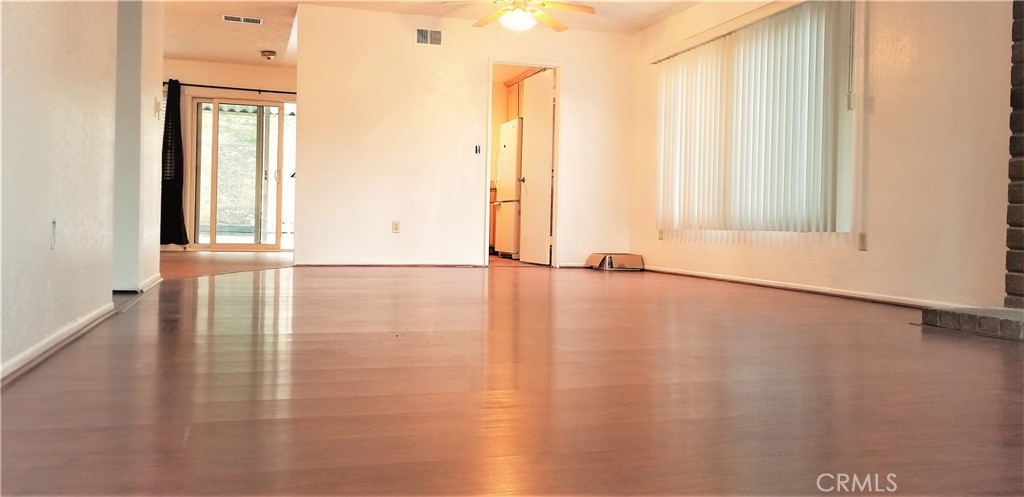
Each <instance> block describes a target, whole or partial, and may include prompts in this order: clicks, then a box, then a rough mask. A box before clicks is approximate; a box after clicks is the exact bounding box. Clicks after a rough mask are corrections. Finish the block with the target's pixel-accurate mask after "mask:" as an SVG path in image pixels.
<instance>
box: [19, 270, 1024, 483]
mask: <svg viewBox="0 0 1024 497" xmlns="http://www.w3.org/2000/svg"><path fill="white" fill-rule="evenodd" d="M919 315H920V313H919V311H916V310H912V309H906V308H900V307H893V306H887V305H881V304H873V303H867V302H859V301H851V300H843V299H838V298H831V297H825V296H820V295H810V294H802V293H796V292H788V291H781V290H771V289H765V288H759V287H754V286H744V285H737V284H729V283H723V282H716V281H709V280H700V279H692V278H685V277H679V276H670V275H663V274H655V273H616V272H602V271H593V270H587V269H561V270H550V269H536V270H508V269H505V268H490V269H485V268H423V267H411V268H410V267H405V268H381V267H364V268H303V267H299V268H289V269H278V270H269V271H258V272H249V273H234V274H226V275H219V276H214V277H203V278H188V279H177V280H168V281H164V282H163V283H161V284H160V285H159V286H158V287H157V288H155V289H154V290H151V291H150V292H147V293H146V294H144V295H143V297H142V298H141V300H140V301H139V302H138V303H137V304H135V305H134V306H132V307H131V308H129V309H128V310H127V311H126V312H124V313H123V314H119V315H117V316H116V317H114V318H112V319H110V320H108V321H106V322H104V323H103V324H102V325H100V326H99V327H98V328H96V329H94V330H93V331H91V332H90V333H88V334H87V335H85V336H84V337H83V338H81V339H80V340H78V341H76V342H74V343H73V344H71V345H70V346H68V347H67V348H66V349H64V350H63V351H61V352H60V353H58V354H56V355H55V356H53V357H52V358H51V359H50V360H48V361H46V362H45V363H43V364H42V365H41V366H40V367H38V368H37V369H35V370H33V371H31V372H30V373H28V374H27V375H25V376H24V377H22V378H21V379H19V380H18V381H16V382H15V383H13V384H12V385H11V386H10V387H8V388H7V389H6V390H4V391H3V399H2V401H3V402H2V454H0V455H2V469H0V478H2V479H0V493H2V494H3V495H29V494H32V495H142V494H146V495H155V494H160V495H282V496H283V495H470V494H473V495H478V494H503V495H504V494H516V495H581V494H606V495H608V494H610V495H646V494H658V495H812V494H813V495H817V494H819V493H820V492H819V490H818V489H817V487H816V481H819V475H821V474H825V473H827V474H830V475H835V474H837V473H844V474H847V475H854V474H855V475H858V476H859V477H860V478H861V479H862V480H863V478H865V477H868V478H870V475H875V474H877V475H880V476H879V481H880V486H885V485H886V484H887V482H886V477H887V475H888V474H890V473H892V474H893V475H895V478H894V481H895V483H896V484H897V486H898V490H897V492H896V494H897V495H974V494H988V495H1021V494H1024V476H1022V472H1024V470H1022V468H1024V455H1022V454H1024V444H1022V436H1024V435H1022V433H1024V429H1022V423H1024V406H1022V394H1024V390H1022V383H1024V378H1022V371H1024V359H1022V351H1024V346H1022V345H1021V344H1020V343H1014V342H1008V341H1001V340H997V339H991V338H981V337H977V336H973V335H964V334H956V333H954V332H947V331H941V330H938V329H927V328H926V329H922V328H920V327H918V326H914V325H911V324H909V323H910V322H912V321H917V320H918V318H919ZM865 475H868V476H865ZM820 481H822V482H824V484H825V485H826V486H828V484H829V483H830V482H833V481H835V479H834V478H832V479H831V480H830V479H829V477H825V479H824V480H820ZM862 493H864V494H870V492H862ZM840 494H842V493H840ZM846 495H850V493H846Z"/></svg>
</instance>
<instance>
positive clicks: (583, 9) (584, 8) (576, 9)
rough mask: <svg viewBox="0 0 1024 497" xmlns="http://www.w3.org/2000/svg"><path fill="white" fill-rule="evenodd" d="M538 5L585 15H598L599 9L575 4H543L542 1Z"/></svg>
mask: <svg viewBox="0 0 1024 497" xmlns="http://www.w3.org/2000/svg"><path fill="white" fill-rule="evenodd" d="M536 5H537V6H538V7H546V8H549V9H558V10H569V11H572V12H581V13H584V14H596V13H597V9H595V8H593V7H591V6H589V5H577V4H574V3H563V2H543V1H542V2H537V4H536Z"/></svg>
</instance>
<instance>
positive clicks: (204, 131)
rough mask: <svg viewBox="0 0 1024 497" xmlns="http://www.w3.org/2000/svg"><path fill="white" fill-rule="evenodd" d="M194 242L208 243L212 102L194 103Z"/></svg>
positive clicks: (211, 162) (211, 167) (211, 159)
mask: <svg viewBox="0 0 1024 497" xmlns="http://www.w3.org/2000/svg"><path fill="white" fill-rule="evenodd" d="M196 116H198V117H197V122H196V128H197V129H198V136H197V137H196V144H197V146H196V164H197V165H198V167H197V168H196V230H195V233H196V243H200V244H204V245H206V244H209V243H210V199H211V197H210V179H211V177H212V174H211V172H212V171H213V104H212V103H211V102H199V103H198V104H196Z"/></svg>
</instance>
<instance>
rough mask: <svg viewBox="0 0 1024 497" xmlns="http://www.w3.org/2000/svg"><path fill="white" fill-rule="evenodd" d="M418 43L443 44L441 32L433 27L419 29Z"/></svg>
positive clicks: (417, 31)
mask: <svg viewBox="0 0 1024 497" xmlns="http://www.w3.org/2000/svg"><path fill="white" fill-rule="evenodd" d="M416 44H417V45H440V44H441V32H440V31H434V30H432V29H417V30H416Z"/></svg>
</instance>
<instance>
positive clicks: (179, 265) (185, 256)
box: [160, 250, 293, 280]
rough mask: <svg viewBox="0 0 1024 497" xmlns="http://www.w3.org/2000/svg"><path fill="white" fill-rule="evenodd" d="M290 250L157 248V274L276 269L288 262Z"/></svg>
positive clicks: (172, 277) (168, 276) (177, 275)
mask: <svg viewBox="0 0 1024 497" xmlns="http://www.w3.org/2000/svg"><path fill="white" fill-rule="evenodd" d="M292 259H293V254H292V252H215V251H198V250H185V251H164V252H160V275H161V276H162V277H163V278H164V279H165V280H176V279H178V278H195V277H198V276H209V275H212V274H225V273H237V272H239V271H259V270H263V269H277V268H285V267H290V266H291V265H292Z"/></svg>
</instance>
